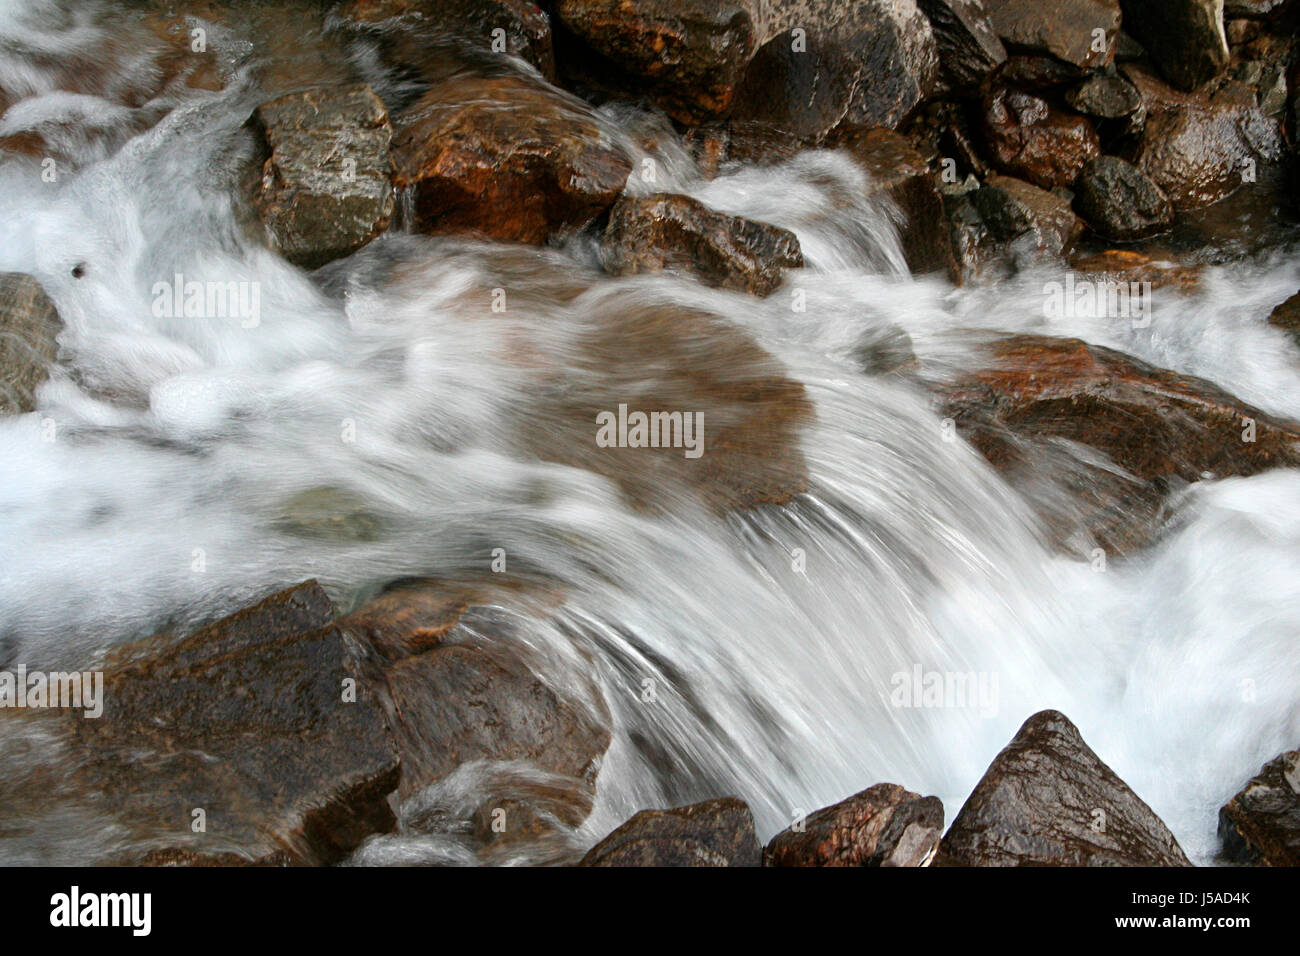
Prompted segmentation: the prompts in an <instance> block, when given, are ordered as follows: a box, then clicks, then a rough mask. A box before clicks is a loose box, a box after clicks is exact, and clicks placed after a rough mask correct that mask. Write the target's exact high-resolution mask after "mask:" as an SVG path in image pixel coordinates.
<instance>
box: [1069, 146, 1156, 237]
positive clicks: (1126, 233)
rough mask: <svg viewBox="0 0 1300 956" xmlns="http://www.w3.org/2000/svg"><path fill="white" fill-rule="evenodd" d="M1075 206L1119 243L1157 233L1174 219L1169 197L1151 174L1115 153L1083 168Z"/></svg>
mask: <svg viewBox="0 0 1300 956" xmlns="http://www.w3.org/2000/svg"><path fill="white" fill-rule="evenodd" d="M1074 208H1075V209H1077V210H1078V212H1079V214H1080V215H1082V216H1083V218H1084V219H1086V220H1087V221H1088V224H1089V225H1090V226H1092V228H1093V231H1095V232H1096V233H1098V234H1099V235H1102V236H1105V237H1106V238H1107V239H1113V240H1115V241H1116V242H1134V241H1136V240H1138V239H1145V238H1148V237H1150V236H1154V235H1156V234H1158V233H1161V232H1164V231H1165V230H1167V229H1168V228H1169V227H1170V226H1172V225H1173V221H1174V208H1173V206H1172V205H1170V202H1169V197H1168V196H1166V195H1165V194H1164V193H1163V192H1162V191H1161V190H1160V187H1159V186H1157V185H1156V184H1155V182H1154V181H1152V179H1151V177H1150V176H1148V175H1147V174H1146V173H1144V172H1142V170H1140V169H1138V168H1137V167H1136V166H1134V165H1132V164H1131V163H1126V162H1124V160H1122V159H1119V158H1118V157H1115V156H1102V157H1100V158H1098V159H1096V160H1094V161H1093V162H1091V163H1089V164H1088V166H1087V167H1086V168H1085V169H1084V172H1083V175H1082V176H1081V177H1080V178H1079V183H1078V191H1077V193H1076V194H1075V199H1074Z"/></svg>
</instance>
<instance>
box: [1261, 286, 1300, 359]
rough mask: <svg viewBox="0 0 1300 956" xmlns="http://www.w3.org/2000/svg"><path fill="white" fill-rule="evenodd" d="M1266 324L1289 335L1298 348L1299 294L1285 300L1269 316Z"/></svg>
mask: <svg viewBox="0 0 1300 956" xmlns="http://www.w3.org/2000/svg"><path fill="white" fill-rule="evenodd" d="M1268 324H1269V325H1273V326H1276V327H1277V328H1279V329H1282V330H1283V331H1285V332H1287V333H1288V334H1290V336H1291V338H1292V339H1294V340H1295V343H1296V345H1297V346H1298V347H1300V292H1297V293H1296V294H1295V295H1293V296H1291V298H1289V299H1287V300H1286V301H1285V302H1283V303H1282V304H1281V305H1279V306H1278V307H1277V308H1276V309H1274V310H1273V311H1272V313H1270V314H1269V317H1268Z"/></svg>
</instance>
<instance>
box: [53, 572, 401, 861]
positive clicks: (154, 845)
mask: <svg viewBox="0 0 1300 956" xmlns="http://www.w3.org/2000/svg"><path fill="white" fill-rule="evenodd" d="M332 617H333V608H332V606H331V604H330V602H329V599H328V597H326V596H325V594H324V592H323V591H321V590H320V588H319V587H318V586H317V585H316V584H315V582H308V583H307V584H303V585H299V586H298V587H296V588H291V589H289V590H288V591H284V592H281V593H279V594H275V595H272V596H271V597H269V598H267V599H266V600H264V601H263V602H261V603H260V604H258V605H256V606H254V607H252V608H249V609H246V610H244V611H241V612H239V613H238V614H235V615H232V616H231V617H229V618H226V619H224V620H222V621H219V622H217V623H216V624H213V625H211V626H210V627H207V628H204V629H202V630H200V631H198V632H197V633H195V634H193V635H191V636H190V637H187V638H185V639H184V640H182V641H179V642H176V643H169V642H166V640H165V639H164V638H155V639H152V640H150V641H147V642H144V643H143V644H141V645H137V646H135V647H129V648H126V649H124V650H123V651H121V652H120V653H119V655H118V657H117V660H118V663H116V664H114V665H113V666H111V667H110V668H108V669H107V670H106V672H105V675H104V695H103V696H104V713H103V716H102V717H101V718H100V719H98V720H86V719H82V718H81V716H80V714H77V715H76V716H73V717H71V718H69V720H70V724H71V734H72V737H73V739H74V741H75V744H76V745H77V746H78V749H79V752H80V754H81V757H82V763H81V766H80V767H79V768H78V770H77V771H76V777H77V780H78V783H79V784H80V785H81V786H82V787H85V788H86V789H88V790H89V791H90V792H93V793H96V794H98V795H99V796H98V798H97V799H98V801H99V802H100V804H101V805H102V806H103V807H104V809H105V810H106V811H108V812H110V813H111V814H112V816H113V818H114V819H115V820H116V821H117V822H118V823H119V824H120V825H121V826H123V827H125V828H127V829H128V830H129V831H131V832H132V833H133V834H134V835H135V840H136V842H135V844H134V845H136V846H140V847H147V848H149V849H151V850H152V851H154V852H155V853H163V854H170V856H171V857H172V858H173V859H171V860H170V861H171V862H182V861H184V862H190V863H195V862H202V861H204V860H206V861H208V862H218V863H219V862H230V861H231V860H232V859H235V858H237V859H240V860H243V861H245V862H253V863H263V864H281V863H331V862H334V861H336V860H338V859H340V858H341V857H342V856H343V855H344V854H346V853H347V852H348V851H350V850H351V849H353V848H354V847H356V846H357V845H358V844H360V842H361V841H362V840H363V839H364V838H365V837H366V836H368V835H369V834H371V833H375V832H382V831H385V830H388V829H390V828H391V827H392V825H393V823H394V818H393V814H392V811H391V810H390V809H389V805H388V802H387V796H388V794H389V793H390V792H391V791H392V790H393V789H394V788H395V787H396V786H397V781H398V773H399V771H398V755H397V752H396V750H395V748H394V747H393V743H392V740H391V738H390V736H389V732H388V727H387V724H386V721H385V718H384V713H383V710H382V708H381V707H380V704H379V701H378V700H377V698H376V696H375V695H374V694H372V693H370V692H369V690H368V689H367V685H366V683H365V682H364V681H363V680H360V679H359V677H360V674H359V658H358V656H357V648H356V645H355V643H354V642H353V641H351V640H350V639H349V638H348V637H347V636H346V635H345V634H343V633H342V632H341V631H339V630H338V629H337V628H335V627H333V626H331V625H330V623H329V622H330V619H331V618H332ZM196 811H202V814H197V813H196ZM200 820H201V821H202V823H203V824H204V828H203V829H202V830H201V831H200V832H196V830H198V829H199V828H198V827H196V824H197V823H198V822H199V821H200Z"/></svg>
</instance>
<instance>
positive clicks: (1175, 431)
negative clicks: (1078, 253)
mask: <svg viewBox="0 0 1300 956" xmlns="http://www.w3.org/2000/svg"><path fill="white" fill-rule="evenodd" d="M1088 288H1092V287H1091V286H1085V289H1088ZM991 353H992V361H991V362H990V364H989V365H988V366H987V367H985V368H984V369H982V370H981V371H978V372H975V373H974V374H972V375H970V376H968V377H965V378H963V379H961V380H960V381H958V382H955V383H953V384H952V385H951V386H949V387H948V388H946V389H944V390H942V392H941V395H940V405H941V406H942V408H943V410H944V413H945V414H947V415H948V416H950V417H951V418H952V419H953V420H954V422H955V424H956V427H957V430H958V432H959V434H961V435H962V436H963V437H965V438H966V439H967V440H968V441H970V442H971V443H972V444H973V445H974V446H975V448H976V449H978V450H979V451H980V453H981V454H983V455H984V457H985V458H987V459H988V460H989V462H990V463H992V464H993V466H994V467H996V468H997V469H998V470H999V471H1001V472H1003V473H1004V474H1006V475H1007V476H1008V477H1009V478H1010V479H1011V480H1012V481H1013V482H1017V483H1020V482H1027V481H1028V480H1029V476H1030V475H1031V474H1032V472H1033V467H1034V466H1033V460H1034V454H1035V451H1034V450H1035V449H1036V448H1042V447H1044V445H1045V444H1047V445H1050V444H1053V443H1059V442H1060V441H1061V440H1064V441H1067V442H1076V443H1078V444H1079V445H1083V446H1086V447H1088V448H1090V449H1095V450H1096V451H1099V452H1102V453H1103V454H1105V455H1106V456H1107V457H1108V458H1109V459H1110V460H1111V461H1112V462H1114V463H1115V464H1116V465H1118V466H1119V467H1120V468H1122V469H1123V470H1124V472H1125V473H1126V474H1127V475H1128V476H1129V477H1128V479H1127V480H1125V481H1123V482H1120V483H1118V484H1116V483H1114V481H1113V476H1112V479H1111V481H1109V482H1107V483H1101V482H1098V481H1094V480H1089V481H1088V482H1086V484H1085V488H1084V490H1083V492H1082V493H1081V494H1082V497H1083V498H1084V499H1085V500H1086V505H1087V510H1086V512H1085V514H1084V516H1083V523H1084V525H1085V527H1086V529H1087V530H1088V531H1089V532H1090V534H1091V535H1092V537H1093V539H1094V540H1096V541H1097V542H1098V543H1100V544H1102V545H1103V547H1106V548H1108V549H1113V550H1117V551H1120V552H1129V551H1132V550H1134V549H1136V548H1138V547H1142V546H1144V545H1145V544H1147V543H1149V542H1150V540H1151V538H1152V537H1153V536H1154V535H1155V534H1156V532H1157V530H1158V517H1159V513H1160V508H1161V504H1162V502H1163V501H1164V500H1165V498H1166V497H1167V496H1168V494H1169V493H1170V492H1171V491H1173V490H1175V489H1176V488H1177V487H1179V486H1180V483H1184V482H1186V483H1190V482H1195V481H1199V480H1201V479H1202V478H1205V477H1209V476H1212V477H1215V478H1223V477H1227V476H1230V475H1253V474H1257V473H1258V472H1261V471H1264V470H1266V469H1269V468H1284V467H1295V465H1296V464H1297V463H1298V462H1300V427H1298V426H1296V425H1294V424H1293V423H1291V422H1286V421H1280V420H1277V419H1274V418H1271V417H1269V416H1268V415H1266V414H1264V413H1263V412H1261V411H1259V410H1257V409H1254V408H1252V407H1251V406H1249V405H1246V404H1245V403H1243V402H1240V401H1238V400H1237V399H1235V398H1233V396H1231V395H1229V394H1227V393H1226V392H1224V391H1222V390H1221V389H1219V388H1217V387H1216V386H1214V385H1212V384H1211V383H1209V382H1205V381H1202V380H1200V379H1195V378H1191V377H1188V376H1182V375H1177V374H1175V373H1173V372H1169V371H1165V370H1163V369H1158V368H1154V367H1152V366H1149V365H1146V364H1144V363H1142V362H1139V361H1138V360H1137V359H1133V358H1129V357H1128V356H1125V355H1123V354H1121V353H1119V352H1114V351H1111V350H1110V349H1105V348H1101V347H1099V346H1091V345H1087V344H1086V343H1084V342H1081V341H1079V340H1077V339H1061V338H1052V337H1050V336H1038V335H1017V336H1010V337H1008V338H1005V339H1001V340H999V341H997V342H996V343H994V344H993V346H992V348H991ZM1098 474H1101V473H1100V472H1099V473H1098ZM1103 477H1104V476H1103ZM1049 519H1050V520H1049V524H1055V523H1056V520H1055V519H1054V518H1051V516H1049ZM1065 536H1066V535H1065V534H1062V537H1065Z"/></svg>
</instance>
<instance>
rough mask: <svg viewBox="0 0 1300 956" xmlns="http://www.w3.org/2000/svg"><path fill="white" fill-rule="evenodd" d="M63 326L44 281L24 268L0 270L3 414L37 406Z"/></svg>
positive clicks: (0, 402)
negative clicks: (42, 286)
mask: <svg viewBox="0 0 1300 956" xmlns="http://www.w3.org/2000/svg"><path fill="white" fill-rule="evenodd" d="M62 329H63V323H62V322H61V321H60V320H59V313H58V310H56V309H55V308H54V303H53V302H51V301H50V299H49V297H48V296H47V295H46V294H45V290H43V289H42V288H41V284H40V283H39V282H37V281H36V280H35V279H34V278H32V277H31V276H29V275H25V274H24V273H21V272H3V273H0V415H13V414H18V413H23V412H30V411H33V410H34V409H35V407H36V406H35V397H36V389H37V387H38V386H39V385H40V384H41V383H42V382H44V381H45V380H46V379H47V378H48V377H49V374H50V366H51V365H52V364H53V363H54V359H55V357H56V356H57V354H58V342H57V341H56V340H57V337H58V334H59V332H60V331H62Z"/></svg>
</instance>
